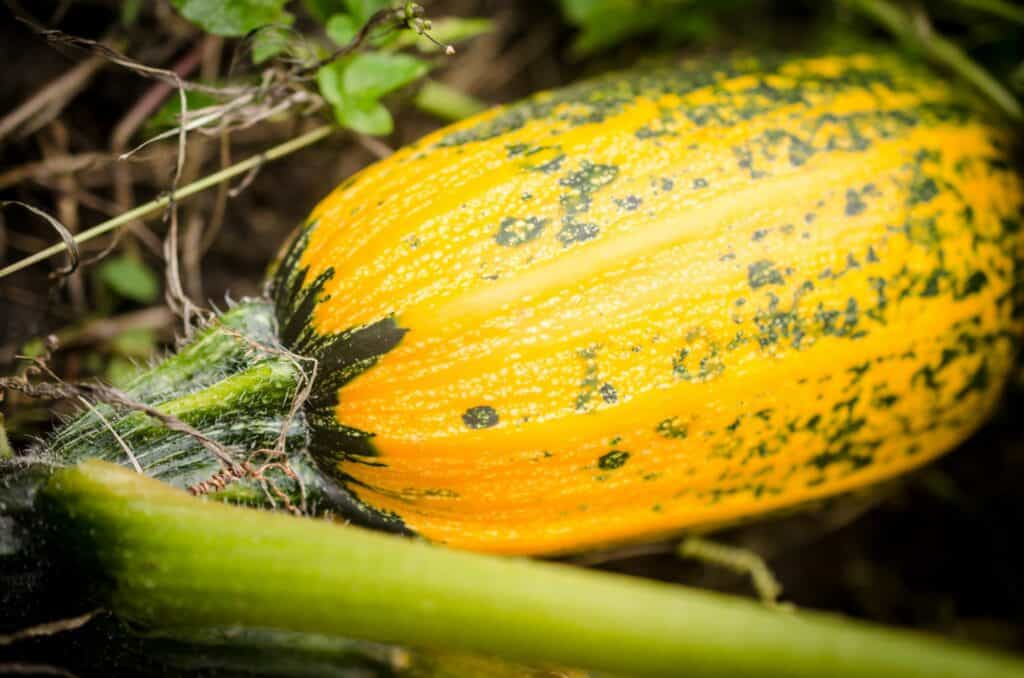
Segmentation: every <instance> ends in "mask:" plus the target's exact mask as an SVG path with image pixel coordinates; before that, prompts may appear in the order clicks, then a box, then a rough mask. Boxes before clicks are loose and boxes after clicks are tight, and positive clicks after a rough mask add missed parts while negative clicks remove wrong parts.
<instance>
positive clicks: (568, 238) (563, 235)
mask: <svg viewBox="0 0 1024 678" xmlns="http://www.w3.org/2000/svg"><path fill="white" fill-rule="evenodd" d="M600 232H601V229H600V228H598V226H597V224H580V223H577V222H576V221H573V220H571V219H566V220H565V222H564V224H563V226H562V229H561V230H560V231H558V235H557V236H556V237H557V238H558V242H560V243H562V244H563V245H564V246H566V247H568V246H569V245H571V244H573V243H574V242H586V241H587V240H593V239H594V238H596V237H597V236H598V234H599V233H600Z"/></svg>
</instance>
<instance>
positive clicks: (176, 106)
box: [143, 90, 218, 137]
mask: <svg viewBox="0 0 1024 678" xmlns="http://www.w3.org/2000/svg"><path fill="white" fill-rule="evenodd" d="M216 103H218V102H217V99H216V98H214V97H213V96H212V95H210V94H207V93H206V92H196V91H192V90H189V91H186V92H185V105H186V106H188V110H189V111H191V112H194V111H196V110H198V109H200V108H206V107H207V106H213V105H214V104H216ZM180 118H181V97H179V96H178V95H177V93H175V94H174V96H170V97H168V98H167V101H165V102H164V104H163V106H161V107H160V108H159V109H157V112H156V113H154V114H153V115H152V116H150V118H149V120H147V121H146V124H145V126H144V127H143V134H144V135H145V136H147V137H150V136H154V135H157V134H159V133H160V132H165V131H167V130H169V129H173V128H175V127H177V126H178V125H179V124H180V123H181V119H180Z"/></svg>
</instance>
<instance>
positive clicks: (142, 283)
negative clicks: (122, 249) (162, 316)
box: [97, 256, 160, 304]
mask: <svg viewBox="0 0 1024 678" xmlns="http://www.w3.org/2000/svg"><path fill="white" fill-rule="evenodd" d="M97 275H99V278H100V280H102V281H103V283H104V284H105V285H106V286H107V287H109V288H110V289H111V290H112V291H114V292H115V293H116V294H117V295H118V296H121V297H124V298H125V299H131V300H132V301H137V302H139V303H141V304H150V303H153V302H154V301H156V298H157V295H158V294H160V281H159V280H158V279H157V277H156V274H155V273H153V271H152V270H150V268H149V267H148V266H146V265H145V264H143V263H142V262H141V261H138V260H136V259H132V258H130V257H125V256H121V257H111V258H109V259H106V260H105V261H104V262H103V263H102V264H100V265H99V267H98V268H97Z"/></svg>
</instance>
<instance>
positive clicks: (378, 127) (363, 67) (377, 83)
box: [317, 52, 428, 135]
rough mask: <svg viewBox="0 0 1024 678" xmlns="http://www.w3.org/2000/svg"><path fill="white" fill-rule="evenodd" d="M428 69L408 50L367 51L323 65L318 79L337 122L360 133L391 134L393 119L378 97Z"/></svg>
mask: <svg viewBox="0 0 1024 678" xmlns="http://www.w3.org/2000/svg"><path fill="white" fill-rule="evenodd" d="M427 70H428V66H427V64H426V63H425V62H423V61H421V60H419V59H417V58H415V57H411V56H409V55H407V54H387V53H384V52H369V53H366V54H356V55H355V56H352V57H347V58H344V59H339V60H337V61H334V62H332V63H330V64H328V65H326V66H324V67H322V68H321V69H320V70H319V71H318V72H317V82H318V84H319V85H320V92H321V94H323V96H324V98H325V99H326V100H327V101H328V102H329V103H330V104H331V106H332V108H333V109H334V116H335V118H336V119H337V121H338V123H339V124H340V125H342V126H343V127H348V128H349V129H352V130H355V131H357V132H362V133H363V134H377V135H380V134H390V133H391V131H392V129H393V128H394V122H393V121H392V119H391V113H389V112H388V109H387V108H385V107H384V105H383V104H381V103H380V101H379V99H380V97H382V96H384V95H386V94H389V93H391V92H394V91H395V90H397V89H400V88H402V87H404V86H405V85H407V84H409V83H410V82H412V81H413V80H416V79H417V78H419V77H421V76H423V75H424V74H425V73H426V72H427Z"/></svg>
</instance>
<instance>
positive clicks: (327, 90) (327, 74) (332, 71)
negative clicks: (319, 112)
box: [316, 58, 351, 106]
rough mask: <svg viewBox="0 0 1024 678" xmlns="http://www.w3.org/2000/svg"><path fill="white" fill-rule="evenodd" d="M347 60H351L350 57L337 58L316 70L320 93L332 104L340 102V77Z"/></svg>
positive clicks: (341, 89)
mask: <svg viewBox="0 0 1024 678" xmlns="http://www.w3.org/2000/svg"><path fill="white" fill-rule="evenodd" d="M349 61H351V59H350V58H342V59H337V60H335V61H332V62H331V63H329V64H327V65H326V66H322V67H321V68H320V70H318V71H317V72H316V82H317V85H319V86H320V94H322V95H323V97H324V99H326V100H327V103H329V104H331V105H332V106H337V105H339V104H340V103H341V99H342V96H343V94H342V92H343V88H342V86H341V79H342V76H343V75H344V73H345V69H346V68H347V67H348V63H349Z"/></svg>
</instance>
